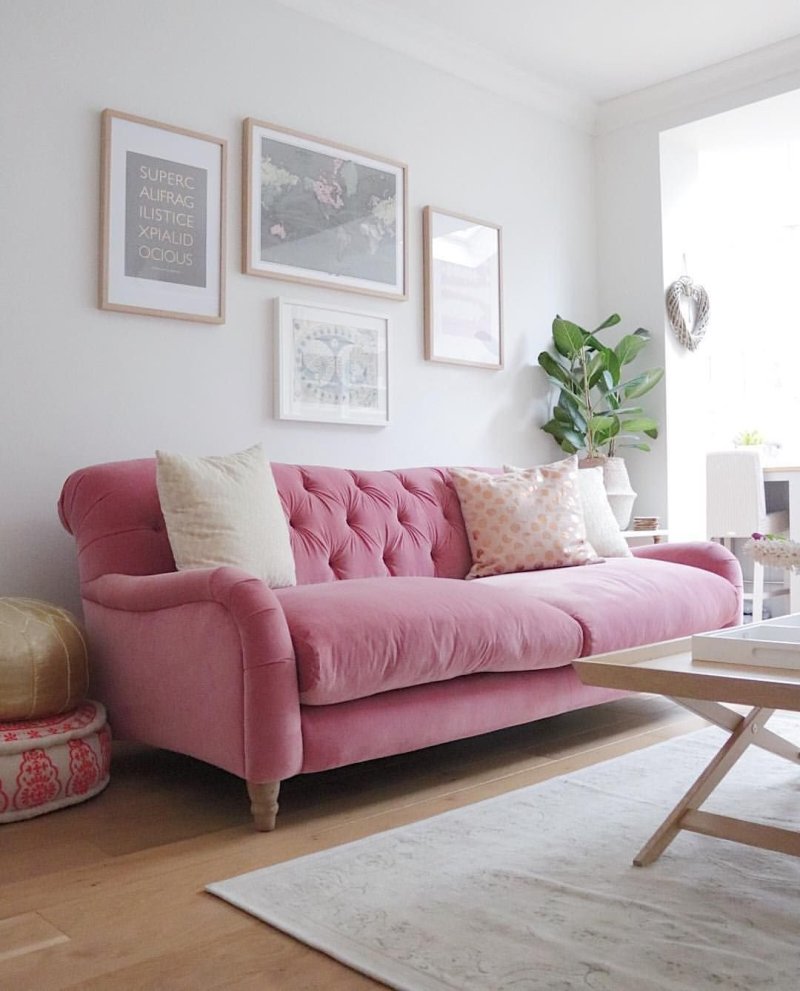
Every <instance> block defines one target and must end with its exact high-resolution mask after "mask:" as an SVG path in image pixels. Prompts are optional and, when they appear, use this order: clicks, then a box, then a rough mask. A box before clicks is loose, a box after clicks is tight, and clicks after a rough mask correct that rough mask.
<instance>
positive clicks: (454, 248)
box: [422, 206, 503, 369]
mask: <svg viewBox="0 0 800 991" xmlns="http://www.w3.org/2000/svg"><path fill="white" fill-rule="evenodd" d="M422 228H423V263H424V274H425V280H424V281H425V358H426V359H427V360H428V361H442V362H447V363H449V364H454V365H475V366H476V367H478V368H493V369H500V368H502V367H503V302H502V289H503V276H502V271H503V270H502V255H503V250H502V230H501V228H500V227H498V226H497V224H491V223H488V222H487V221H485V220H477V219H476V218H474V217H468V216H465V215H463V214H460V213H450V212H448V211H446V210H440V209H438V208H436V207H432V206H426V207H425V208H424V210H423V214H422Z"/></svg>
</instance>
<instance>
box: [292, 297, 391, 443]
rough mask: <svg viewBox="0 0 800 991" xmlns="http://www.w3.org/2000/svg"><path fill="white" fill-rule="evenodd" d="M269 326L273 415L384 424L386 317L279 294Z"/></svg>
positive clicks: (386, 416) (386, 411)
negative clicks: (272, 349)
mask: <svg viewBox="0 0 800 991" xmlns="http://www.w3.org/2000/svg"><path fill="white" fill-rule="evenodd" d="M274 326H275V415H276V417H278V419H281V420H310V421H314V422H317V423H343V424H350V423H352V424H363V425H370V426H385V425H386V424H387V423H388V422H389V318H388V317H387V316H385V315H382V314H375V313H356V312H354V311H352V310H345V309H339V308H337V307H330V306H317V305H315V304H311V303H306V302H301V301H298V300H290V299H285V298H283V297H278V298H277V299H276V300H275V311H274Z"/></svg>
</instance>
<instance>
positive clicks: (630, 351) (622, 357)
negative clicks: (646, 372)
mask: <svg viewBox="0 0 800 991" xmlns="http://www.w3.org/2000/svg"><path fill="white" fill-rule="evenodd" d="M646 345H647V340H646V339H645V338H644V337H640V336H638V335H637V334H626V335H625V336H624V337H623V338H621V339H620V340H619V341H618V342H617V346H616V347H615V348H614V352H615V353H616V355H617V358H618V359H619V363H620V365H627V364H630V362H632V361H633V359H634V358H635V357H636V356H637V355H638V354H639V352H640V351H641V350H642V348H643V347H645V346H646Z"/></svg>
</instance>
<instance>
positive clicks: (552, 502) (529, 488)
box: [450, 456, 597, 578]
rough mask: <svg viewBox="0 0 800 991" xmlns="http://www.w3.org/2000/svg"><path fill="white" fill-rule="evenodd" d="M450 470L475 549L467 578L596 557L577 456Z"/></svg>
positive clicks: (563, 566) (468, 533)
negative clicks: (500, 469) (520, 467)
mask: <svg viewBox="0 0 800 991" xmlns="http://www.w3.org/2000/svg"><path fill="white" fill-rule="evenodd" d="M450 474H451V477H452V479H453V484H454V485H455V489H456V492H457V493H458V498H459V501H460V503H461V512H462V514H463V516H464V523H465V525H466V529H467V536H468V538H469V545H470V550H471V551H472V568H471V569H470V571H469V573H468V574H467V578H486V577H489V576H490V575H505V574H510V573H514V572H518V571H538V570H540V569H543V568H565V567H571V566H573V565H578V564H588V563H589V562H591V561H596V560H597V555H596V554H595V552H594V550H593V549H592V546H591V545H590V544H589V542H588V541H587V539H586V526H585V523H584V519H583V508H582V505H581V498H580V489H579V488H578V459H577V458H576V457H574V456H573V457H571V458H565V459H564V460H563V461H556V462H554V463H553V464H549V465H540V466H538V467H536V468H528V469H526V470H525V471H516V472H507V473H506V474H503V475H490V474H488V473H487V472H482V471H476V470H474V469H472V468H452V469H451V470H450Z"/></svg>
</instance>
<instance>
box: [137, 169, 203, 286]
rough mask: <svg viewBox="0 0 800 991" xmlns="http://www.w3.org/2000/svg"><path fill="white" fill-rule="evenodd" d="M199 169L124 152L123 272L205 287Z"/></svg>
mask: <svg viewBox="0 0 800 991" xmlns="http://www.w3.org/2000/svg"><path fill="white" fill-rule="evenodd" d="M207 187H208V175H207V172H206V170H205V169H200V168H196V167H195V166H193V165H184V164H182V163H180V162H169V161H167V160H166V159H163V158H153V157H152V156H151V155H142V154H139V153H138V152H135V151H129V152H128V154H127V168H126V210H125V274H126V275H132V276H135V277H136V278H139V279H156V280H158V281H159V282H177V283H179V284H180V285H184V286H205V284H206V199H207Z"/></svg>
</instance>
